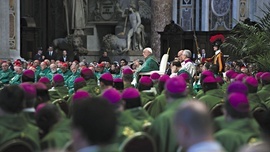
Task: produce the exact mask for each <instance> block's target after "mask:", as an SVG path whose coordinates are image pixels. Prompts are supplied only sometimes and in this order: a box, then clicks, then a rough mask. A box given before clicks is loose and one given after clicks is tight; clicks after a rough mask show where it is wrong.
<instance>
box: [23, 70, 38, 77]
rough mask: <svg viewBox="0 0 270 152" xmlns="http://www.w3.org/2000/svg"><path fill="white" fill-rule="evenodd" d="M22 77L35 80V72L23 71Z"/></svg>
mask: <svg viewBox="0 0 270 152" xmlns="http://www.w3.org/2000/svg"><path fill="white" fill-rule="evenodd" d="M23 75H24V76H26V77H28V78H35V72H34V71H32V70H25V71H23Z"/></svg>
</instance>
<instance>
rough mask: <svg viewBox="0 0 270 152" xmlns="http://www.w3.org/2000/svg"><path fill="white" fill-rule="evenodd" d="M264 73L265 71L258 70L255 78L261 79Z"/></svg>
mask: <svg viewBox="0 0 270 152" xmlns="http://www.w3.org/2000/svg"><path fill="white" fill-rule="evenodd" d="M262 74H263V72H258V73H256V74H255V78H256V79H257V80H258V81H259V80H260V79H261V75H262Z"/></svg>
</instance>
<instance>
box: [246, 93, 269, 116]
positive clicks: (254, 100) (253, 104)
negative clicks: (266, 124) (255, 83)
mask: <svg viewBox="0 0 270 152" xmlns="http://www.w3.org/2000/svg"><path fill="white" fill-rule="evenodd" d="M248 102H249V106H250V111H251V112H253V111H254V110H255V109H256V108H257V107H261V108H264V109H267V107H266V105H265V104H264V103H263V102H261V99H260V98H259V96H258V94H257V93H249V94H248Z"/></svg>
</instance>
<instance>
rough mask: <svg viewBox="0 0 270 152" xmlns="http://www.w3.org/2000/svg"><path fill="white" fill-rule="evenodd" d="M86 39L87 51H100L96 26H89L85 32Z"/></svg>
mask: <svg viewBox="0 0 270 152" xmlns="http://www.w3.org/2000/svg"><path fill="white" fill-rule="evenodd" d="M85 34H86V35H87V36H86V39H87V45H86V47H87V50H89V51H99V50H100V43H99V38H98V34H97V28H96V26H95V25H90V26H87V29H86V30H85Z"/></svg>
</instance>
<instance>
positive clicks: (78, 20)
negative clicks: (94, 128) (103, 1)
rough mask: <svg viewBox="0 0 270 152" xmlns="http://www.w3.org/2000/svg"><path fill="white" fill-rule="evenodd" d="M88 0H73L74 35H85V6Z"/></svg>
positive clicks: (72, 26)
mask: <svg viewBox="0 0 270 152" xmlns="http://www.w3.org/2000/svg"><path fill="white" fill-rule="evenodd" d="M86 6H87V0H72V22H71V23H72V25H71V28H72V29H74V35H84V31H83V29H84V28H85V18H86V17H85V7H86Z"/></svg>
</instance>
